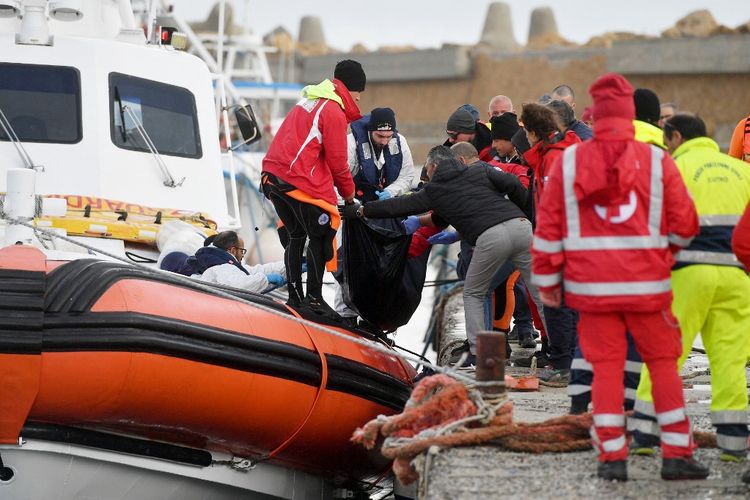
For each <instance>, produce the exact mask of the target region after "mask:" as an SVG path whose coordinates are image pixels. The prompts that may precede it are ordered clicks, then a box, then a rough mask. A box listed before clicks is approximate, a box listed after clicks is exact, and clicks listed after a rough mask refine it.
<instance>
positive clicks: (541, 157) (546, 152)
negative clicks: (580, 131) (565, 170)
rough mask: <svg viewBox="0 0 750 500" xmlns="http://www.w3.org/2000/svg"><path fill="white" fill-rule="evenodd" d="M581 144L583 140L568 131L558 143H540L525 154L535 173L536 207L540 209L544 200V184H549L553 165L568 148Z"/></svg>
mask: <svg viewBox="0 0 750 500" xmlns="http://www.w3.org/2000/svg"><path fill="white" fill-rule="evenodd" d="M579 142H581V139H579V138H578V136H577V135H576V134H575V133H574V132H571V131H570V130H568V131H567V132H565V135H563V136H562V138H561V139H559V140H557V141H556V142H544V141H539V142H537V143H536V144H534V146H533V147H532V148H531V149H529V150H528V151H526V152H525V153H524V154H523V157H524V159H525V160H526V163H528V165H529V167H531V169H532V170H533V171H534V206H536V207H539V200H541V198H542V193H543V192H544V184H545V183H546V182H547V178H548V177H549V173H550V170H551V168H552V164H553V163H554V162H555V161H556V160H557V159H558V158H560V157H561V156H562V154H563V151H564V150H565V149H566V148H567V147H568V146H572V145H573V144H578V143H579Z"/></svg>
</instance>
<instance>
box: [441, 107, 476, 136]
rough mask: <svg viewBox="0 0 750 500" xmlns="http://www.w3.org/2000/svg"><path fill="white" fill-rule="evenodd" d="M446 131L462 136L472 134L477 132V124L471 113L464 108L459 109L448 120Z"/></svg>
mask: <svg viewBox="0 0 750 500" xmlns="http://www.w3.org/2000/svg"><path fill="white" fill-rule="evenodd" d="M445 130H450V131H451V132H458V133H460V134H471V133H473V132H476V130H477V122H476V120H474V117H473V116H471V113H470V112H469V111H467V110H466V109H464V108H458V109H457V110H456V111H454V112H453V114H452V115H451V116H450V118H448V124H447V125H446V126H445Z"/></svg>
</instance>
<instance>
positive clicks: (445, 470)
mask: <svg viewBox="0 0 750 500" xmlns="http://www.w3.org/2000/svg"><path fill="white" fill-rule="evenodd" d="M451 302H452V303H451V304H450V305H449V306H448V307H446V311H445V314H446V316H448V318H446V319H447V321H446V323H445V324H446V326H447V328H446V330H448V331H444V339H443V342H441V346H442V347H445V346H447V345H448V344H449V343H451V342H455V339H454V337H459V338H460V337H462V335H463V331H462V326H463V325H462V319H463V318H461V309H460V307H461V303H460V296H459V297H457V298H456V300H455V301H451ZM513 348H514V352H513V355H512V357H511V360H513V359H515V358H516V357H520V356H529V355H530V354H531V353H532V352H533V350H525V349H518V348H517V346H516V345H513ZM441 351H443V356H442V358H443V359H445V358H447V356H446V354H447V353H445V351H444V349H441ZM440 358H441V356H440V355H439V356H438V359H440ZM707 367H708V363H707V360H706V358H705V355H701V354H694V355H693V356H691V357H690V359H689V360H688V362H687V363H686V365H685V369H684V370H683V377H684V385H685V398H686V402H687V406H688V413H689V414H690V417H691V420H692V422H693V428H694V429H695V430H704V431H713V428H712V426H711V424H710V421H709V419H708V415H709V403H710V375H709V374H708V371H707ZM507 373H508V374H510V375H521V374H527V373H529V370H528V369H522V368H516V367H512V366H511V367H508V369H507ZM510 398H511V400H512V401H513V402H514V419H515V420H516V421H524V422H538V421H543V420H546V419H548V418H550V417H552V416H555V415H561V414H564V413H566V412H567V411H568V409H569V405H570V402H569V399H568V397H567V395H566V394H565V389H553V388H548V387H541V389H540V391H539V392H531V393H511V394H510ZM696 458H697V459H698V460H700V461H701V462H703V463H705V464H706V465H708V466H709V467H710V468H711V471H712V473H711V476H709V478H708V479H707V480H705V481H675V482H668V481H663V480H662V479H661V478H660V475H659V469H660V466H661V459H660V457H658V456H657V457H637V456H633V457H630V459H629V464H628V467H629V470H628V474H629V481H628V482H626V483H614V482H609V481H603V480H601V479H598V478H597V477H596V455H595V453H594V452H593V451H587V452H576V453H564V454H563V453H549V454H540V455H534V454H525V453H516V452H507V451H502V450H500V449H498V448H495V447H466V448H453V449H445V450H441V451H439V452H437V454H435V455H432V456H431V460H430V461H429V462H430V465H429V469H428V471H427V476H426V479H427V481H426V489H425V491H423V492H421V493H422V496H421V498H428V499H451V500H453V499H456V500H460V499H493V498H508V497H515V498H523V497H526V498H554V499H567V498H571V499H578V498H633V499H636V498H637V499H642V498H722V499H724V498H730V499H731V498H748V497H750V489H748V487H747V486H746V485H744V484H743V483H742V482H741V481H740V477H741V475H742V473H743V472H744V471H745V469H746V467H747V465H746V464H735V463H723V462H720V461H719V459H718V450H716V449H699V450H696Z"/></svg>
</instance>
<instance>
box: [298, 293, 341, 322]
mask: <svg viewBox="0 0 750 500" xmlns="http://www.w3.org/2000/svg"><path fill="white" fill-rule="evenodd" d="M302 307H304V308H305V309H307V310H309V311H312V312H314V313H315V314H318V315H320V316H322V317H324V318H325V319H327V320H330V321H337V322H341V316H340V315H339V313H337V312H336V311H334V310H333V309H332V308H331V306H329V305H328V304H327V303H326V301H325V300H323V299H322V298H320V297H313V296H311V295H308V296H307V297H305V298H304V300H303V301H302Z"/></svg>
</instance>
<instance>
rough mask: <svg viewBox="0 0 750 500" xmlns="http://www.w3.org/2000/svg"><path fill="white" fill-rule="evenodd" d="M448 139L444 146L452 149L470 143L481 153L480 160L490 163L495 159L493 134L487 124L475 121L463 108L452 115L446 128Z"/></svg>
mask: <svg viewBox="0 0 750 500" xmlns="http://www.w3.org/2000/svg"><path fill="white" fill-rule="evenodd" d="M445 133H446V134H447V135H448V139H447V140H446V141H445V143H443V146H447V147H451V146H452V145H454V144H456V143H458V142H468V143H469V144H471V145H472V146H474V147H475V148H477V151H479V159H480V160H482V161H490V160H493V159H494V157H495V151H494V150H493V149H492V134H491V133H490V129H489V128H488V127H487V125H486V124H484V123H482V122H480V121H479V120H478V119H475V118H474V116H473V115H472V114H471V113H470V112H469V111H467V110H466V108H465V107H464V106H461V107H460V108H458V109H457V110H456V111H454V112H453V114H451V116H450V118H448V123H447V124H446V126H445Z"/></svg>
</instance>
